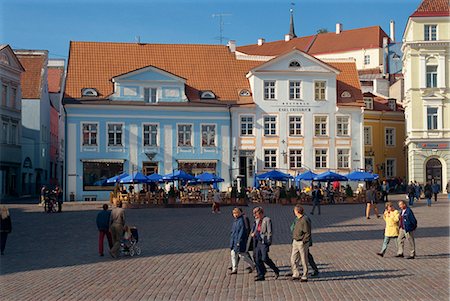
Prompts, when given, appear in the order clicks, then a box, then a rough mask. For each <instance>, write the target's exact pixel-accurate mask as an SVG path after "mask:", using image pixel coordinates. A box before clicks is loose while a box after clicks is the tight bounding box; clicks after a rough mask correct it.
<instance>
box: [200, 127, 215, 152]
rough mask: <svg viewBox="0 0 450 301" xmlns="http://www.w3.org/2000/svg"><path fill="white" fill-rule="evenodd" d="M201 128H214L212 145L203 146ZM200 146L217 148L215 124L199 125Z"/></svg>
mask: <svg viewBox="0 0 450 301" xmlns="http://www.w3.org/2000/svg"><path fill="white" fill-rule="evenodd" d="M203 126H207V127H211V126H213V127H214V138H213V139H214V141H213V142H214V143H213V145H203ZM200 145H201V146H202V147H217V124H216V123H201V124H200Z"/></svg>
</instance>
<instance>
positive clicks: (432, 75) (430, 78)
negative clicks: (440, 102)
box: [427, 66, 437, 88]
mask: <svg viewBox="0 0 450 301" xmlns="http://www.w3.org/2000/svg"><path fill="white" fill-rule="evenodd" d="M436 87H437V66H427V88H436Z"/></svg>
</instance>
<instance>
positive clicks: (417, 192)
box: [414, 181, 422, 201]
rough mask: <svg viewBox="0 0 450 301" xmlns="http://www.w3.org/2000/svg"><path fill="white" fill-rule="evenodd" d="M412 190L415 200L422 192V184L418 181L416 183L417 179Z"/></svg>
mask: <svg viewBox="0 0 450 301" xmlns="http://www.w3.org/2000/svg"><path fill="white" fill-rule="evenodd" d="M414 191H415V198H416V201H419V200H420V195H421V194H422V186H421V185H420V184H419V183H417V181H414Z"/></svg>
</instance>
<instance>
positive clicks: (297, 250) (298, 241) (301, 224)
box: [291, 205, 311, 282]
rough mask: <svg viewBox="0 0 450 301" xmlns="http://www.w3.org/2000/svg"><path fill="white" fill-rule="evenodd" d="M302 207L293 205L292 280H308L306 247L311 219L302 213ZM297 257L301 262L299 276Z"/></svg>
mask: <svg viewBox="0 0 450 301" xmlns="http://www.w3.org/2000/svg"><path fill="white" fill-rule="evenodd" d="M303 212H304V209H303V207H302V206H300V205H296V206H295V207H294V214H295V216H296V217H297V219H296V221H295V225H294V231H293V232H292V254H291V268H292V280H299V279H300V281H301V282H306V281H308V248H309V243H310V240H311V221H310V220H309V218H308V217H307V216H306V215H304V214H303ZM299 259H300V260H301V262H302V267H303V275H302V277H301V278H300V266H299Z"/></svg>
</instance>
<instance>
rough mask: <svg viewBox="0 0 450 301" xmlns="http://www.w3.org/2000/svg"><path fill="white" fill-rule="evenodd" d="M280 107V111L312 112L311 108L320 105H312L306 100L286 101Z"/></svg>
mask: <svg viewBox="0 0 450 301" xmlns="http://www.w3.org/2000/svg"><path fill="white" fill-rule="evenodd" d="M275 107H278V111H279V112H311V108H313V107H318V105H311V103H310V102H306V101H285V102H282V103H281V106H275Z"/></svg>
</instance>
